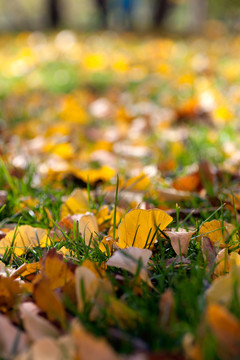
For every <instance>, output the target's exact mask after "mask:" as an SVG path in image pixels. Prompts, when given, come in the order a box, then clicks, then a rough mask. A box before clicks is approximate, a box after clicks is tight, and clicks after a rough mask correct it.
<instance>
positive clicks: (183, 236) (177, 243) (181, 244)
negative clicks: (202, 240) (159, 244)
mask: <svg viewBox="0 0 240 360" xmlns="http://www.w3.org/2000/svg"><path fill="white" fill-rule="evenodd" d="M194 232H195V231H189V232H187V231H186V230H184V229H178V231H164V233H165V234H166V235H167V236H168V237H169V238H170V242H171V245H172V248H173V250H174V251H175V253H176V254H177V255H180V254H182V255H187V252H188V246H189V242H190V240H191V237H192V235H193V234H194Z"/></svg>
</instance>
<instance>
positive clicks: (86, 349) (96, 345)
mask: <svg viewBox="0 0 240 360" xmlns="http://www.w3.org/2000/svg"><path fill="white" fill-rule="evenodd" d="M71 334H72V338H73V341H74V343H75V347H76V353H77V359H81V360H96V359H98V360H119V359H120V358H119V357H118V355H117V354H116V353H115V351H114V350H113V349H112V348H111V346H110V345H109V344H108V343H107V342H106V340H105V339H103V338H97V337H96V336H94V335H92V334H90V333H88V332H87V331H86V330H84V329H83V327H82V326H81V325H80V324H79V323H78V322H74V324H73V326H72V330H71Z"/></svg>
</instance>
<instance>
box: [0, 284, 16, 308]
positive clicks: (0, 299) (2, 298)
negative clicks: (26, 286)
mask: <svg viewBox="0 0 240 360" xmlns="http://www.w3.org/2000/svg"><path fill="white" fill-rule="evenodd" d="M20 294H21V287H20V284H19V283H18V282H17V281H15V280H12V279H10V278H8V277H0V310H1V311H2V312H6V311H7V310H10V309H12V308H13V307H14V305H15V303H16V302H17V300H18V298H19V296H20Z"/></svg>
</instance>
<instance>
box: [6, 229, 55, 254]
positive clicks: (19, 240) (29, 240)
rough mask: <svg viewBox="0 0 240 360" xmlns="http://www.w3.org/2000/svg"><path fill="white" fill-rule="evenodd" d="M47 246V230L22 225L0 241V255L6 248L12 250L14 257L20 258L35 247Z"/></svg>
mask: <svg viewBox="0 0 240 360" xmlns="http://www.w3.org/2000/svg"><path fill="white" fill-rule="evenodd" d="M48 244H49V239H48V236H47V230H45V229H40V228H34V227H32V226H30V225H22V226H19V227H18V228H16V229H15V230H12V231H9V233H7V235H6V236H5V237H4V238H3V239H2V240H1V241H0V255H4V253H5V251H6V249H7V248H12V249H13V252H14V254H15V255H17V256H21V255H22V254H24V253H26V252H27V250H28V249H30V248H33V247H35V246H41V247H46V246H47V245H48Z"/></svg>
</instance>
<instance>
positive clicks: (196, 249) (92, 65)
mask: <svg viewBox="0 0 240 360" xmlns="http://www.w3.org/2000/svg"><path fill="white" fill-rule="evenodd" d="M69 36H71V39H72V42H73V46H71V47H68V48H66V47H65V41H66V39H67V37H68V38H69ZM1 39H2V42H1V44H2V52H3V54H5V60H4V61H2V62H1V64H0V73H1V78H2V79H3V87H2V88H1V90H0V92H1V99H0V103H1V118H2V120H1V122H0V133H1V141H0V153H1V164H0V186H1V188H0V255H1V263H0V325H1V329H2V330H1V332H0V357H1V358H3V359H16V360H27V359H34V360H38V359H45V358H51V359H56V360H61V359H79V360H80V359H88V360H89V359H90V360H91V359H104V360H106V359H109V360H115V359H119V360H120V359H122V360H123V359H129V360H130V359H141V360H142V359H144V360H145V359H155V358H156V359H184V358H186V359H191V360H199V359H203V360H204V359H215V358H219V359H230V358H236V359H237V358H239V357H240V349H239V340H240V311H239V309H240V260H239V258H240V255H239V249H240V247H239V218H240V206H239V192H240V187H239V179H240V174H239V161H240V155H239V149H238V145H239V141H240V137H239V133H238V131H237V129H238V124H237V117H238V113H239V111H238V102H239V94H238V93H239V74H240V72H239V66H238V65H237V64H236V61H234V59H235V58H236V56H238V55H239V54H238V53H239V38H233V37H230V36H229V44H230V45H231V46H230V45H229V54H228V57H226V56H225V52H224V50H223V49H224V46H225V45H223V44H225V42H224V41H223V39H222V38H219V39H217V40H216V41H214V42H211V43H210V41H207V40H203V39H201V41H198V40H197V39H186V40H184V42H181V41H179V40H177V39H175V40H173V39H170V38H159V37H152V38H143V39H141V41H140V39H138V38H137V37H131V36H128V35H127V34H126V35H122V37H121V36H119V37H116V36H113V34H111V33H103V34H101V36H99V35H92V37H88V36H84V35H77V34H74V33H73V32H70V31H68V32H66V31H62V32H60V33H58V34H49V35H48V36H47V35H44V34H41V36H39V34H37V33H24V34H18V35H15V36H12V37H11V42H9V38H8V36H7V35H3V34H2V35H1ZM99 40H101V41H99ZM123 40H124V41H123ZM10 43H11V50H10V45H9V44H10ZM102 44H104V45H105V46H102ZM64 49H65V50H64ZM108 52H109V53H110V52H111V54H113V56H109V53H108ZM150 54H154V56H150ZM201 59H203V61H201ZM19 64H22V65H21V66H20V65H19ZM49 69H51V71H50V72H49ZM59 74H65V75H66V76H65V75H64V79H65V80H66V81H65V82H64V81H63V80H61V79H62V77H61V76H59ZM3 329H4V330H3Z"/></svg>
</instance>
